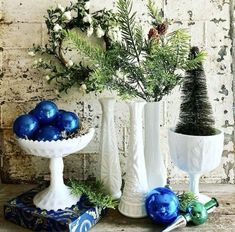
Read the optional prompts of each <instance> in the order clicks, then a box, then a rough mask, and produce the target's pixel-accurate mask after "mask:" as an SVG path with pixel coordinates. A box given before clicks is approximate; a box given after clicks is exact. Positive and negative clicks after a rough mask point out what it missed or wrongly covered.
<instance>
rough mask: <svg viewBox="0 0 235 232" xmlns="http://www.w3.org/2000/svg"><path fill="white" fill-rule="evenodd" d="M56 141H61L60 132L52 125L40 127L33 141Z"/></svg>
mask: <svg viewBox="0 0 235 232" xmlns="http://www.w3.org/2000/svg"><path fill="white" fill-rule="evenodd" d="M58 139H61V132H60V130H59V129H58V128H57V127H55V126H52V125H47V126H44V127H41V128H40V129H39V130H38V131H37V132H36V133H35V136H34V140H37V141H52V140H55V141H56V140H58Z"/></svg>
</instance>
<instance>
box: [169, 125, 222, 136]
mask: <svg viewBox="0 0 235 232" xmlns="http://www.w3.org/2000/svg"><path fill="white" fill-rule="evenodd" d="M215 130H216V134H214V135H187V134H182V133H178V132H175V127H171V128H169V132H171V133H174V134H178V135H179V136H182V137H187V138H189V137H191V138H199V137H203V138H206V137H208V138H211V137H215V136H219V135H223V134H224V132H223V131H222V130H219V129H217V128H216V129H215Z"/></svg>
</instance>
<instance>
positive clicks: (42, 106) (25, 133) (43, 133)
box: [13, 100, 79, 141]
mask: <svg viewBox="0 0 235 232" xmlns="http://www.w3.org/2000/svg"><path fill="white" fill-rule="evenodd" d="M78 128H79V118H78V116H77V115H76V114H75V113H73V112H69V111H65V110H59V109H58V107H57V105H56V104H55V103H54V102H52V101H46V100H45V101H41V102H40V103H38V104H37V105H36V107H35V108H34V109H33V110H31V111H30V112H29V113H28V114H23V115H20V116H19V117H17V118H16V120H15V121H14V124H13V131H14V133H15V134H16V135H17V137H19V138H26V139H32V140H38V141H52V140H59V139H62V132H65V133H66V134H67V135H69V134H71V133H73V132H75V131H76V130H77V129H78Z"/></svg>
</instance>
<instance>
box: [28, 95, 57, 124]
mask: <svg viewBox="0 0 235 232" xmlns="http://www.w3.org/2000/svg"><path fill="white" fill-rule="evenodd" d="M31 112H32V113H33V115H34V116H35V117H37V118H38V120H39V122H40V123H41V124H48V123H50V122H52V121H53V120H54V119H55V118H56V117H57V114H58V107H57V106H56V104H55V103H54V102H52V101H46V100H45V101H41V102H40V103H38V104H37V105H36V107H35V109H34V110H32V111H31Z"/></svg>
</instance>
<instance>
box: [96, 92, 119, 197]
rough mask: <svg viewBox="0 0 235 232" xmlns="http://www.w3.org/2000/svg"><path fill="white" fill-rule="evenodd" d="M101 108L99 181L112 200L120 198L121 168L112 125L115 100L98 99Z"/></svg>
mask: <svg viewBox="0 0 235 232" xmlns="http://www.w3.org/2000/svg"><path fill="white" fill-rule="evenodd" d="M99 101H100V104H101V107H102V126H101V142H100V157H99V173H98V175H99V179H100V180H101V181H102V182H103V184H104V188H105V190H106V191H107V193H108V194H110V195H111V196H112V197H113V198H114V199H118V198H120V197H121V185H122V177H121V167H120V161H119V152H118V145H117V136H116V130H115V124H114V104H115V98H113V97H104V98H101V99H99Z"/></svg>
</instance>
